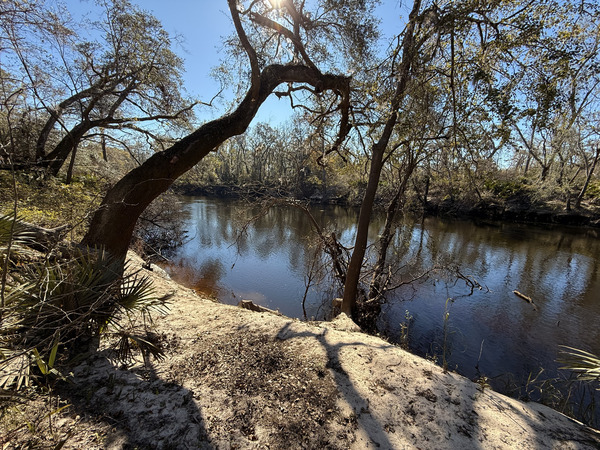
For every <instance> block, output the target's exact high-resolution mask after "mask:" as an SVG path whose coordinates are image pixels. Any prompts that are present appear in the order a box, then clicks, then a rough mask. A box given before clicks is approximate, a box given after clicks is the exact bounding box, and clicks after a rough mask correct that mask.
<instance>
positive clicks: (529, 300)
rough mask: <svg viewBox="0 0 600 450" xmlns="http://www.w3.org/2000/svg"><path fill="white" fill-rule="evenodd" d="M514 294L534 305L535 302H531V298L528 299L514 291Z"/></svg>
mask: <svg viewBox="0 0 600 450" xmlns="http://www.w3.org/2000/svg"><path fill="white" fill-rule="evenodd" d="M513 294H515V295H516V296H517V297H521V298H522V299H523V300H525V301H526V302H529V303H531V304H532V305H533V300H531V297H527V296H526V295H525V294H521V293H520V292H519V291H513Z"/></svg>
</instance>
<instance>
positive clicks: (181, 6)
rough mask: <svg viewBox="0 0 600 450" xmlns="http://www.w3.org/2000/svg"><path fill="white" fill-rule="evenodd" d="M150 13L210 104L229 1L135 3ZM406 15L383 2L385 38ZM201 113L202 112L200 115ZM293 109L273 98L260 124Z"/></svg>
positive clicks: (77, 6)
mask: <svg viewBox="0 0 600 450" xmlns="http://www.w3.org/2000/svg"><path fill="white" fill-rule="evenodd" d="M131 1H132V3H136V4H137V5H139V6H140V7H141V8H142V9H144V10H147V11H150V12H151V13H152V14H153V15H154V16H155V17H156V18H157V19H158V20H160V21H161V23H162V25H163V28H164V29H165V30H166V31H167V32H169V34H170V35H172V36H175V35H178V36H180V37H181V38H182V40H183V41H182V45H181V46H179V47H176V48H175V49H174V50H175V51H176V52H177V53H178V54H179V55H180V56H181V57H182V58H183V59H184V60H185V71H186V72H185V75H184V80H185V86H186V89H187V91H188V93H189V94H190V95H192V96H193V97H195V98H198V99H200V100H201V101H205V102H208V101H210V100H211V99H212V97H213V96H214V95H215V94H216V93H217V92H218V91H219V83H218V82H217V81H215V80H213V79H212V78H211V77H210V72H211V69H212V68H213V67H215V66H217V65H218V64H219V63H220V58H221V57H222V55H223V38H224V37H226V36H228V35H230V34H232V33H233V24H232V23H231V19H230V16H229V10H228V8H227V2H226V0H131ZM65 3H66V5H67V7H68V9H69V11H71V13H72V14H73V17H80V15H81V13H82V12H84V11H89V10H90V9H93V8H94V2H93V1H92V0H66V2H65ZM405 11H406V9H405V8H402V5H401V2H400V1H399V0H382V5H381V6H380V7H379V8H378V9H377V11H376V15H377V16H378V17H379V18H380V20H381V25H382V30H383V33H384V35H385V36H387V37H388V38H389V37H392V36H393V35H395V34H398V33H399V32H400V31H401V29H402V25H403V23H404V20H403V18H401V16H402V15H403V14H404V12H405ZM223 111H224V106H223V105H217V107H215V108H213V111H211V112H209V111H208V110H207V109H206V108H204V110H203V112H204V114H201V117H204V118H211V117H218V116H220V115H221V114H222V113H223ZM198 112H200V111H198ZM290 114H291V108H290V107H289V102H288V100H287V99H282V100H278V99H277V98H276V97H275V96H272V98H270V99H269V100H267V102H266V103H265V104H264V105H263V107H262V108H261V111H260V112H259V115H258V117H257V119H255V121H256V120H259V121H265V122H271V123H273V122H275V123H277V122H280V121H281V120H283V119H285V118H287V117H289V115H290Z"/></svg>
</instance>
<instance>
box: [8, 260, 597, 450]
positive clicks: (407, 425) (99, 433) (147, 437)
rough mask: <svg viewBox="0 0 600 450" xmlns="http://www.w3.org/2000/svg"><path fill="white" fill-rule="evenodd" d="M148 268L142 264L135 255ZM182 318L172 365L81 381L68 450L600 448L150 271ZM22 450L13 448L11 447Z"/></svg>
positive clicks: (517, 407)
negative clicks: (202, 294) (206, 296)
mask: <svg viewBox="0 0 600 450" xmlns="http://www.w3.org/2000/svg"><path fill="white" fill-rule="evenodd" d="M133 259H134V263H135V264H138V265H139V264H141V261H140V260H139V258H137V257H135V256H133ZM147 273H148V274H149V275H150V276H152V277H153V278H154V279H155V284H156V287H157V290H158V293H159V294H165V293H169V292H170V293H173V294H174V297H173V300H172V305H171V311H170V314H168V315H166V316H162V317H158V318H156V320H155V324H156V331H157V334H158V335H159V336H160V339H161V341H162V343H163V345H164V346H165V348H166V353H167V358H166V359H165V360H163V361H154V360H153V361H151V363H150V365H147V366H144V365H143V364H142V363H141V362H140V363H138V364H137V365H135V366H134V367H131V368H129V369H128V370H125V369H124V368H121V367H118V366H117V365H115V364H113V363H111V361H110V360H109V359H108V358H107V357H108V356H109V354H108V352H102V353H100V354H99V355H98V356H97V357H95V358H94V360H93V361H90V362H87V363H85V364H82V365H80V366H78V367H76V368H75V369H74V371H73V372H74V375H75V384H74V385H73V386H71V387H70V388H68V389H63V390H62V391H61V397H62V398H63V400H64V401H65V402H68V403H70V404H71V405H73V406H71V407H70V408H68V409H66V410H65V411H63V412H61V413H60V414H58V415H57V418H56V419H55V422H54V430H53V433H54V436H55V437H56V442H59V441H60V437H61V436H63V437H66V436H68V434H69V433H70V436H69V437H68V439H67V441H66V444H65V446H64V447H63V448H87V449H93V448H176V449H179V448H222V449H228V448H319V449H322V448H340V449H345V448H351V449H368V448H382V449H412V448H420V449H445V448H447V449H472V448H477V449H488V448H490V449H491V448H494V449H499V448H511V449H512V448H520V449H547V448H555V449H583V448H600V433H598V432H597V431H595V430H592V429H589V428H586V427H584V426H583V425H581V424H580V423H578V422H576V421H574V420H571V419H569V418H567V417H566V416H564V415H562V414H560V413H558V412H556V411H554V410H552V409H550V408H547V407H545V406H542V405H539V404H535V403H523V402H520V401H517V400H514V399H510V398H507V397H505V396H503V395H500V394H497V393H495V392H493V391H491V390H489V389H484V390H481V389H480V387H479V386H478V385H477V384H475V383H473V382H471V381H470V380H468V379H466V378H464V377H462V376H459V375H457V374H453V373H444V372H443V370H442V369H441V368H440V367H438V366H436V365H434V364H432V363H430V362H429V361H426V360H424V359H422V358H419V357H417V356H414V355H412V354H410V353H407V352H405V351H403V350H402V349H400V348H398V347H395V346H393V345H390V344H389V343H387V342H385V341H383V340H381V339H379V338H376V337H372V336H368V335H365V334H363V333H361V332H360V331H358V330H357V329H356V327H355V326H354V324H353V323H352V322H351V321H350V320H349V319H347V318H346V319H344V318H338V319H336V320H335V321H333V322H331V323H304V322H299V321H296V320H291V319H289V318H286V317H282V316H277V315H274V314H269V313H257V312H252V311H247V310H243V309H241V308H236V307H232V306H227V305H221V304H216V303H213V302H211V301H209V300H206V299H201V298H199V297H198V296H197V295H196V294H194V293H193V292H192V291H190V290H188V289H185V288H182V287H181V286H179V285H177V284H176V283H174V282H173V281H171V280H169V279H168V278H166V277H165V276H164V275H165V274H164V273H162V271H161V270H160V269H155V270H153V271H148V272H147ZM9 448H10V447H9Z"/></svg>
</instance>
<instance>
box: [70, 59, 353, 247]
mask: <svg viewBox="0 0 600 450" xmlns="http://www.w3.org/2000/svg"><path fill="white" fill-rule="evenodd" d="M286 82H298V83H306V84H309V85H311V86H313V87H314V89H315V91H316V92H321V91H325V90H331V91H334V92H336V93H338V94H339V95H340V97H341V99H342V100H341V108H342V109H343V110H344V109H345V110H346V111H347V108H348V105H349V95H350V78H348V77H344V76H338V75H331V74H323V73H321V72H320V71H319V70H318V69H316V68H313V67H307V66H304V65H286V66H283V65H270V66H267V67H265V68H264V69H263V70H262V71H261V72H260V76H259V77H257V78H256V79H254V80H253V83H252V85H251V87H250V89H249V90H248V93H247V94H246V96H245V98H244V99H243V100H242V102H241V103H240V104H239V106H238V107H237V109H236V110H235V111H233V112H232V113H231V114H228V115H226V116H224V117H221V118H219V119H216V120H213V121H211V122H207V123H206V124H204V125H203V126H201V127H200V128H198V129H197V130H196V131H194V132H193V133H191V134H190V135H188V136H186V137H185V138H183V139H182V140H180V141H179V142H177V143H176V144H174V145H173V146H172V147H170V148H168V149H166V150H164V151H162V152H159V153H156V154H154V155H153V156H152V157H150V158H149V159H148V160H147V161H146V162H145V163H144V164H142V165H141V166H139V167H137V168H135V169H133V170H132V171H131V172H129V173H128V174H127V175H125V176H124V177H123V178H122V179H121V180H120V181H119V182H118V183H117V184H116V185H115V186H114V187H113V188H112V189H110V190H109V192H108V193H107V194H106V196H105V197H104V200H103V201H102V204H101V205H100V207H99V209H98V210H97V211H96V213H95V214H94V216H93V218H92V222H91V224H90V228H89V230H88V232H87V234H86V235H85V237H84V238H83V241H82V243H83V244H85V245H89V246H103V247H104V248H105V249H106V250H108V251H109V252H110V253H112V254H113V255H115V256H117V257H122V258H124V257H125V254H126V253H127V249H128V247H129V242H130V240H131V236H132V234H133V229H134V227H135V224H136V222H137V219H138V217H139V216H140V214H141V213H142V212H143V211H144V209H146V207H147V206H148V205H149V204H150V203H151V202H152V200H154V199H155V198H156V197H158V196H159V195H160V194H162V193H163V192H165V191H166V190H167V189H168V188H169V186H171V184H172V183H173V182H174V181H175V180H176V179H177V178H178V177H179V176H180V175H182V174H183V173H185V172H186V171H188V170H189V169H191V168H192V167H193V166H194V165H196V164H197V163H198V162H199V161H200V160H201V159H202V158H204V157H205V156H206V155H207V154H208V153H210V152H211V151H214V150H216V149H217V148H218V147H219V145H221V144H222V143H223V142H225V141H226V140H227V139H228V138H230V137H232V136H235V135H238V134H242V133H243V132H244V131H245V130H246V129H247V128H248V126H249V125H250V122H251V121H252V119H253V118H254V116H255V115H256V113H257V111H258V109H259V107H260V106H261V105H262V104H263V102H264V101H265V100H266V98H267V97H268V96H269V95H270V94H271V93H272V92H273V90H274V89H275V88H276V87H277V86H278V85H279V84H281V83H286ZM342 122H344V120H342ZM342 128H343V129H342V130H340V132H341V133H342V134H344V135H345V134H346V133H347V131H348V130H347V129H346V127H342Z"/></svg>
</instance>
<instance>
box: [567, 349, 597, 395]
mask: <svg viewBox="0 0 600 450" xmlns="http://www.w3.org/2000/svg"><path fill="white" fill-rule="evenodd" d="M561 347H562V348H563V350H562V351H561V356H560V358H559V359H558V362H560V363H561V364H563V367H561V369H566V370H571V371H572V372H574V373H575V374H577V378H578V379H580V380H583V381H592V382H593V381H596V382H600V357H598V356H597V355H594V354H593V353H589V352H586V351H584V350H581V349H578V348H573V347H567V346H566V345H563V346H561ZM597 389H599V390H600V385H599V386H598V388H597Z"/></svg>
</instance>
